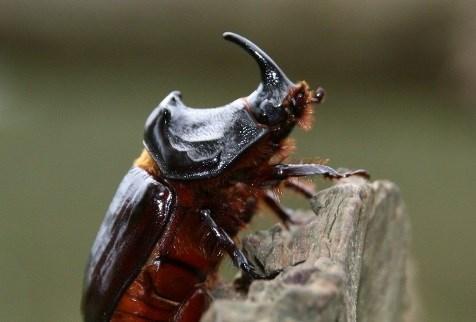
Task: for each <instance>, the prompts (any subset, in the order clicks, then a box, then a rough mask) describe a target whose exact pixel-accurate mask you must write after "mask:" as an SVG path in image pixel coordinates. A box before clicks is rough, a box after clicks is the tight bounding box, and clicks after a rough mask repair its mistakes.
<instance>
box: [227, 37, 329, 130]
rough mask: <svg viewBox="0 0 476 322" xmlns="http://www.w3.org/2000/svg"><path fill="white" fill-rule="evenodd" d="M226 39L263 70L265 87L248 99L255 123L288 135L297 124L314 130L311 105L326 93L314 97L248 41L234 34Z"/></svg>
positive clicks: (322, 92)
mask: <svg viewBox="0 0 476 322" xmlns="http://www.w3.org/2000/svg"><path fill="white" fill-rule="evenodd" d="M223 37H224V38H225V39H226V40H229V41H232V42H234V43H235V44H237V45H239V46H240V47H242V48H243V49H245V50H246V51H247V52H248V54H250V56H251V57H253V58H254V59H255V61H256V62H257V63H258V66H259V68H260V71H261V83H260V84H259V86H258V88H257V89H256V90H255V91H254V92H253V93H251V94H250V95H249V96H248V97H247V98H246V101H247V109H248V111H249V112H250V113H252V115H253V117H254V119H255V120H256V121H257V122H258V123H259V124H261V125H263V126H266V127H270V128H273V129H275V130H278V132H288V131H289V130H290V129H291V128H292V127H293V126H294V125H295V124H296V123H298V124H300V125H302V126H303V127H304V128H308V127H310V124H309V122H310V114H311V113H312V109H311V104H312V103H315V102H319V101H320V100H321V99H322V97H323V95H324V91H323V90H322V89H321V88H319V89H318V90H317V91H316V92H314V93H313V92H312V91H310V90H309V87H308V86H307V84H306V83H305V82H299V83H297V84H294V83H293V82H291V81H290V80H289V78H288V77H287V76H286V74H284V72H283V71H282V70H281V68H279V66H278V65H277V64H276V63H275V62H274V61H273V60H272V59H271V58H270V57H269V56H268V55H267V54H266V53H265V52H264V51H263V50H261V49H260V48H259V47H258V46H256V45H255V44H254V43H252V42H251V41H249V40H248V39H246V38H244V37H242V36H240V35H237V34H234V33H231V32H226V33H224V34H223ZM279 130H281V131H279Z"/></svg>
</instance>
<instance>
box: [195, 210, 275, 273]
mask: <svg viewBox="0 0 476 322" xmlns="http://www.w3.org/2000/svg"><path fill="white" fill-rule="evenodd" d="M200 216H201V218H202V219H203V221H204V222H205V223H206V225H207V226H208V227H209V228H210V232H212V233H213V236H214V237H215V238H216V239H217V241H218V243H219V244H220V245H221V246H222V247H223V248H224V249H225V251H226V252H227V253H228V255H229V256H230V257H231V259H232V261H233V264H234V265H235V266H236V267H238V268H239V269H241V270H242V272H243V273H244V274H245V275H247V276H248V277H250V278H252V279H271V278H273V277H275V276H276V275H277V274H278V273H279V272H277V273H275V274H273V275H265V274H263V273H260V272H257V271H256V268H255V267H254V266H253V264H251V263H250V262H249V260H248V258H246V256H245V254H243V252H242V251H241V250H240V249H239V248H238V246H237V245H236V244H235V242H234V241H233V239H231V237H230V236H229V235H228V234H227V233H226V231H224V230H223V229H222V228H221V227H219V226H218V225H217V224H216V223H215V221H214V220H213V218H212V217H211V214H210V210H201V211H200Z"/></svg>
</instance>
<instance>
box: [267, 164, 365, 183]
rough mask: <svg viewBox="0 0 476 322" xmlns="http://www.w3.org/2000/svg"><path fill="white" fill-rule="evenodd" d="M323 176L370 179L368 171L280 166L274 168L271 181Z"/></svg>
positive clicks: (312, 165) (290, 165)
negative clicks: (340, 170)
mask: <svg viewBox="0 0 476 322" xmlns="http://www.w3.org/2000/svg"><path fill="white" fill-rule="evenodd" d="M313 175H322V176H324V177H325V178H329V179H342V178H347V177H350V176H362V177H364V178H369V173H368V172H367V170H363V169H359V170H354V171H347V172H339V171H337V170H335V169H333V168H331V167H329V166H326V165H323V164H314V163H308V164H278V165H275V166H273V168H272V172H271V178H270V179H271V180H285V179H288V178H291V177H305V176H313Z"/></svg>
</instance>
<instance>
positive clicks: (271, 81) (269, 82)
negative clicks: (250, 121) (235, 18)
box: [223, 32, 293, 90]
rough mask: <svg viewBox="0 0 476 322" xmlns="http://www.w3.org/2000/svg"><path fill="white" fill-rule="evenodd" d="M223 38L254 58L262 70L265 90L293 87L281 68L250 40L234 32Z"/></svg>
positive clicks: (227, 33)
mask: <svg viewBox="0 0 476 322" xmlns="http://www.w3.org/2000/svg"><path fill="white" fill-rule="evenodd" d="M223 38H225V39H226V40H229V41H231V42H234V43H235V44H237V45H238V46H240V47H241V48H243V49H244V50H246V51H247V52H248V54H250V55H251V57H253V58H254V59H255V60H256V62H257V63H258V66H259V68H260V70H261V82H262V84H263V87H264V88H265V90H273V89H274V90H276V89H277V88H279V89H284V88H286V89H287V88H288V87H290V86H293V83H292V82H291V81H290V80H289V79H288V77H287V76H286V75H285V74H284V73H283V71H282V70H281V68H279V66H278V65H277V64H276V63H275V62H274V61H273V60H272V59H271V57H269V56H268V55H267V54H266V53H265V52H264V51H263V50H261V48H259V47H258V46H256V45H255V44H254V43H252V42H251V41H249V40H248V39H246V38H244V37H242V36H240V35H237V34H235V33H232V32H225V33H224V34H223Z"/></svg>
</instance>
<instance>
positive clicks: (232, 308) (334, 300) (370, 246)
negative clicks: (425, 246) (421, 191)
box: [202, 177, 415, 322]
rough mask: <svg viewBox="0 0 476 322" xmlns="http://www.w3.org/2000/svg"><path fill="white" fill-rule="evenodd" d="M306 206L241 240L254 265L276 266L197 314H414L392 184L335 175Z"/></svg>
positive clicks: (398, 317)
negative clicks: (288, 223) (296, 222)
mask: <svg viewBox="0 0 476 322" xmlns="http://www.w3.org/2000/svg"><path fill="white" fill-rule="evenodd" d="M311 208H312V210H313V211H314V213H312V212H310V211H309V212H296V213H295V216H297V217H300V218H301V219H304V220H305V219H306V218H307V220H308V221H309V222H308V223H307V224H303V225H300V226H292V227H291V228H290V230H285V229H284V228H283V227H282V226H281V225H275V226H273V227H272V228H271V229H269V230H266V231H259V232H256V233H254V234H252V235H250V236H248V237H247V238H245V239H244V241H243V249H244V251H245V252H246V254H247V256H248V258H250V259H252V261H253V263H254V264H255V265H257V266H258V267H261V268H262V269H263V270H264V271H265V272H267V273H272V272H275V271H277V270H279V271H281V270H282V273H281V274H279V275H278V276H277V277H276V278H275V279H273V280H268V281H262V280H261V281H254V282H252V283H251V285H249V288H247V290H246V292H244V293H243V292H240V291H239V290H236V289H234V288H233V287H232V286H225V287H222V288H220V289H218V290H217V291H216V293H215V297H216V298H215V301H214V302H213V304H212V306H211V308H210V309H209V311H208V312H207V313H206V315H205V316H204V318H203V319H202V321H205V322H245V321H246V322H251V321H253V322H261V321H262V322H291V321H299V322H308V321H309V322H311V321H313V322H314V321H322V322H336V321H338V322H354V321H362V322H387V321H388V322H390V321H392V322H393V321H394V322H397V321H398V322H400V321H404V322H410V321H414V319H415V317H414V315H415V314H414V313H413V311H414V310H413V308H412V307H410V303H412V302H413V299H414V293H413V292H412V291H411V288H410V286H409V284H411V283H410V282H409V276H410V275H409V273H408V267H409V264H408V262H409V261H408V257H409V254H408V246H409V245H408V244H409V236H410V233H409V222H408V217H407V214H406V212H405V207H404V205H403V202H402V200H401V197H400V193H399V189H398V188H397V186H396V185H395V184H393V183H391V182H388V181H376V182H368V181H366V180H364V179H362V178H359V177H354V178H349V179H345V180H340V181H339V182H338V183H337V184H336V185H334V186H333V187H331V188H329V189H326V190H323V191H321V192H319V193H318V194H317V195H316V196H314V197H313V198H312V200H311ZM241 283H243V282H241ZM235 284H236V283H235ZM412 304H414V303H412Z"/></svg>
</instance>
